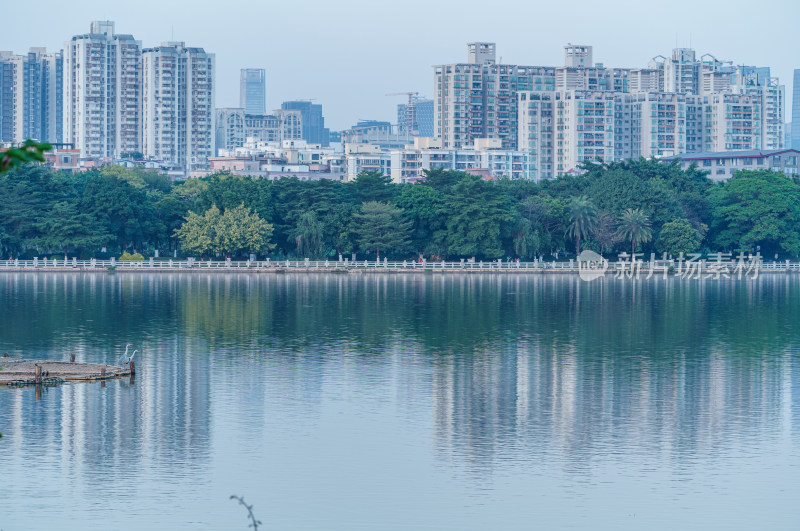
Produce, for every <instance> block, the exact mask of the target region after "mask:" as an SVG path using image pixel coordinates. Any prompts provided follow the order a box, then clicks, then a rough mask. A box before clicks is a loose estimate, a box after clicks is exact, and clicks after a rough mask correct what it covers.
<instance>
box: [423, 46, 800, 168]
mask: <svg viewBox="0 0 800 531" xmlns="http://www.w3.org/2000/svg"><path fill="white" fill-rule="evenodd" d="M495 53H496V52H495V46H494V44H493V43H470V44H468V57H469V60H468V62H467V63H459V64H451V65H440V66H436V67H434V68H435V73H434V80H435V81H434V82H435V90H436V98H435V120H434V121H435V135H436V136H437V137H438V138H441V140H442V144H443V147H444V148H460V147H464V146H468V145H470V143H471V142H473V141H474V140H475V139H476V138H492V139H500V140H501V141H502V145H503V147H504V148H506V149H521V150H525V151H528V152H529V153H531V157H530V160H529V162H530V163H531V165H532V168H533V170H532V172H531V175H534V176H535V178H550V177H555V176H557V175H559V174H561V173H565V172H569V171H571V170H574V169H576V166H577V165H578V164H580V162H582V161H587V160H597V159H599V160H602V161H611V160H623V159H626V158H637V157H662V156H672V155H677V154H678V153H681V152H686V151H689V152H692V151H720V150H733V149H777V148H780V147H781V146H782V145H783V141H784V139H783V137H784V135H783V127H784V125H783V107H784V103H783V102H784V88H783V86H782V85H780V83H779V81H778V79H777V78H774V77H771V76H770V70H769V68H766V67H750V66H735V65H733V64H732V63H731V62H723V61H719V60H717V59H716V58H715V57H713V56H711V55H709V54H706V55H703V56H702V57H700V58H697V57H696V55H695V52H694V50H691V49H687V48H682V49H677V50H674V51H673V53H672V57H671V58H670V59H667V58H665V57H663V56H658V57H656V58H654V59H653V60H651V61H650V63H649V64H648V67H647V68H607V67H605V66H604V65H602V64H600V63H594V62H593V50H592V47H591V46H587V45H572V44H569V45H567V46H565V47H564V62H565V65H564V66H562V67H544V66H516V65H498V64H496V62H495ZM799 85H800V84H799ZM509 95H513V96H514V99H515V102H516V103H514V104H513V105H512V104H511V103H510V102H509V101H508V97H509ZM798 100H800V95H799V97H798ZM509 109H513V113H511V114H509V113H508V111H509ZM609 112H610V113H611V115H608V114H607V113H609ZM601 118H602V119H601ZM798 120H800V116H798ZM512 136H513V139H512Z"/></svg>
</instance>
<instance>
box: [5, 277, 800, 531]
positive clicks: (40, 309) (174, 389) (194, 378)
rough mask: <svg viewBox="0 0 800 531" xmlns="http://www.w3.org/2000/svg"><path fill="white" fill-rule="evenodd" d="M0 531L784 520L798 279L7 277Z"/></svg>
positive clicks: (798, 433) (797, 454) (794, 448)
mask: <svg viewBox="0 0 800 531" xmlns="http://www.w3.org/2000/svg"><path fill="white" fill-rule="evenodd" d="M126 342H130V343H133V344H134V348H136V349H138V350H139V353H138V354H137V368H138V370H139V373H138V374H137V376H136V379H135V381H133V382H131V381H129V380H128V379H125V380H121V381H111V382H107V383H106V384H105V385H101V384H99V383H92V384H69V385H64V386H61V387H58V388H53V389H49V390H45V391H44V392H43V393H41V396H37V393H35V391H34V389H9V388H2V387H0V432H2V434H3V437H2V439H0V529H2V530H3V531H12V530H13V531H16V530H27V529H87V530H101V529H102V530H107V529H151V530H159V529H213V530H227V529H234V530H235V529H242V530H244V529H247V523H248V522H247V520H246V518H245V512H244V510H243V509H242V508H241V507H240V506H238V505H236V503H235V502H233V501H231V500H229V496H230V495H231V494H238V495H243V496H244V497H245V499H246V500H247V502H248V503H252V504H254V506H255V512H256V515H257V516H258V518H259V519H260V520H261V521H262V522H263V524H264V525H263V527H262V528H263V529H275V530H359V529H364V530H372V529H376V530H382V529H451V530H456V529H457V530H495V529H500V530H505V529H509V530H512V529H514V530H515V529H798V528H800V503H798V500H800V430H799V429H798V428H800V277H797V276H788V277H786V276H780V277H778V276H776V277H772V278H767V277H761V278H759V279H757V280H755V281H752V280H740V281H720V282H717V281H713V280H706V281H697V280H674V279H670V280H664V279H658V280H656V279H651V280H650V281H645V280H641V281H631V280H614V279H611V278H609V279H603V280H600V281H596V282H592V283H584V282H581V281H580V280H579V279H578V278H577V277H566V276H564V277H545V278H539V277H534V276H519V277H513V276H507V277H493V276H478V275H469V276H467V275H464V276H458V275H453V276H439V275H419V276H391V275H387V276H379V275H374V276H370V275H350V276H346V275H316V276H299V275H298V276H295V275H273V276H245V275H239V276H237V275H203V274H191V275H185V274H152V275H148V274H116V275H106V274H98V275H91V274H23V273H21V274H10V273H3V274H0V352H3V351H7V352H9V354H11V355H18V356H19V355H24V356H26V357H42V358H48V359H58V360H61V359H66V358H67V356H68V355H69V353H71V352H76V353H77V358H78V360H79V361H90V362H100V361H105V362H111V361H113V360H116V359H117V358H118V357H119V355H120V353H121V351H122V350H124V345H125V343H126Z"/></svg>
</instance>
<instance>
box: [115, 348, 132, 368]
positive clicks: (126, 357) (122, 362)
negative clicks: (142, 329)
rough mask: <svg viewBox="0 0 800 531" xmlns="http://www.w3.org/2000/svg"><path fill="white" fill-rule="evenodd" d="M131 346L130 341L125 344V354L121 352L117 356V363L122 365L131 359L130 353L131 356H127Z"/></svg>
mask: <svg viewBox="0 0 800 531" xmlns="http://www.w3.org/2000/svg"><path fill="white" fill-rule="evenodd" d="M132 346H133V344H132V343H128V344H127V345H125V354H123V355H122V356H121V357H120V358H119V361H117V365H119V366H121V367H124V366H125V364H126V363H128V362H129V361H130V360H131V359H133V355H131V357H130V358H128V349H129V348H130V347H132ZM133 353H134V354H136V351H135V350H134V351H133Z"/></svg>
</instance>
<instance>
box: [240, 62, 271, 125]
mask: <svg viewBox="0 0 800 531" xmlns="http://www.w3.org/2000/svg"><path fill="white" fill-rule="evenodd" d="M266 79H267V75H266V72H265V71H264V69H263V68H242V71H241V75H240V78H239V107H241V108H242V109H244V112H245V114H251V115H264V114H266V112H267V81H266Z"/></svg>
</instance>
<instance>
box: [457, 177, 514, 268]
mask: <svg viewBox="0 0 800 531" xmlns="http://www.w3.org/2000/svg"><path fill="white" fill-rule="evenodd" d="M445 205H446V208H447V212H448V213H449V215H448V219H447V225H446V226H447V253H448V254H449V255H451V256H482V257H486V258H499V257H501V256H503V255H504V254H505V252H504V250H503V242H502V237H503V233H504V231H505V232H507V233H508V235H509V236H512V228H513V225H512V223H513V221H514V220H515V216H514V214H513V212H514V207H513V205H512V204H511V202H510V200H509V198H508V197H507V196H506V195H505V194H504V193H503V190H502V189H501V188H500V187H498V186H496V185H495V184H494V183H490V182H486V181H484V180H482V179H481V178H480V177H476V176H474V175H469V174H465V175H464V177H463V178H462V179H461V180H460V181H458V183H457V184H455V185H454V186H453V187H452V188H451V189H450V193H449V194H448V196H447V200H446V201H445Z"/></svg>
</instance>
